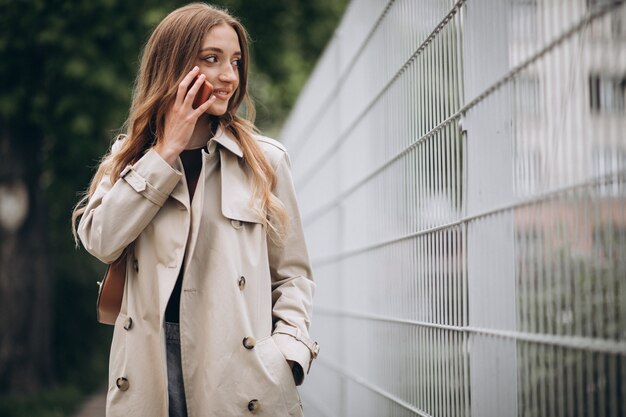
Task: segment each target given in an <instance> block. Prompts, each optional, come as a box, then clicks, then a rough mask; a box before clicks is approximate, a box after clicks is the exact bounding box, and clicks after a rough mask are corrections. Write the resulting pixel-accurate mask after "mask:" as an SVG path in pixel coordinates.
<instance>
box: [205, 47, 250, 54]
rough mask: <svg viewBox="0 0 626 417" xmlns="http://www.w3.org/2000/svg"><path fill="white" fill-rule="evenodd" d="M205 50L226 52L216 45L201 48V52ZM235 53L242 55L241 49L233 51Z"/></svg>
mask: <svg viewBox="0 0 626 417" xmlns="http://www.w3.org/2000/svg"><path fill="white" fill-rule="evenodd" d="M204 51H213V52H218V53H220V54H223V53H224V51H223V50H221V49H220V48H216V47H214V46H206V47H204V48H202V49H200V52H204ZM233 55H238V56H241V51H235V52H234V53H233Z"/></svg>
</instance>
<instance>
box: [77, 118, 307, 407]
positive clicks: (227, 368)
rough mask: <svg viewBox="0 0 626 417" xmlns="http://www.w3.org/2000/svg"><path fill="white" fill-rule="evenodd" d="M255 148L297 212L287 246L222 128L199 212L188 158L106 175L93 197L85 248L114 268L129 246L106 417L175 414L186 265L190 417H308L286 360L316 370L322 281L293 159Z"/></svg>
mask: <svg viewBox="0 0 626 417" xmlns="http://www.w3.org/2000/svg"><path fill="white" fill-rule="evenodd" d="M257 140H258V143H259V145H260V146H261V148H262V149H263V151H264V152H265V155H266V157H267V158H268V160H269V162H270V163H271V165H272V166H273V167H274V169H275V171H276V175H277V184H276V188H275V190H274V194H275V195H276V196H277V197H278V198H279V199H280V200H281V201H282V203H283V204H284V205H285V207H286V209H287V212H288V214H289V219H290V233H289V235H288V238H287V240H286V242H285V244H284V245H283V246H282V247H280V246H277V245H275V244H273V243H272V242H271V241H270V240H269V239H267V234H266V228H265V227H264V226H262V224H261V219H260V218H259V217H258V215H257V214H256V213H255V211H254V210H252V209H251V208H250V206H249V198H250V195H251V192H252V188H251V183H250V181H249V176H248V175H247V172H248V169H247V167H246V166H245V165H244V161H243V153H242V151H241V148H240V147H239V145H238V143H237V141H236V140H235V139H234V138H233V137H231V136H230V135H229V134H225V133H224V132H223V131H222V130H220V131H218V133H217V134H216V135H215V137H214V138H212V139H211V140H209V142H208V144H207V145H208V146H207V148H206V150H203V152H202V153H203V167H202V171H201V173H200V178H199V181H198V186H197V188H196V192H195V196H194V199H193V205H190V202H189V193H188V190H187V184H186V181H185V176H184V175H183V167H182V163H181V161H180V159H178V160H177V162H176V163H175V165H174V166H173V167H172V166H170V165H169V164H168V163H166V162H165V161H164V160H163V159H162V158H161V157H160V156H159V154H158V153H157V152H156V151H154V150H153V149H151V150H149V151H148V152H146V153H145V154H144V155H143V156H142V157H141V158H140V159H139V160H138V161H137V162H136V163H135V164H133V165H132V166H128V167H127V168H126V169H125V170H123V172H122V175H121V178H120V179H119V180H118V181H117V182H116V183H115V184H114V185H111V184H110V181H109V178H108V177H105V178H103V180H102V181H101V183H100V184H99V185H98V188H97V190H96V191H95V193H94V194H93V196H92V197H91V199H90V200H89V202H88V204H87V207H86V211H85V213H84V215H83V217H82V218H81V220H80V222H79V226H78V234H79V237H80V239H81V241H82V243H83V244H84V246H85V248H86V249H87V251H89V253H91V254H92V255H94V256H95V257H97V258H98V259H100V260H101V261H103V262H105V263H110V262H112V261H114V260H116V259H117V258H118V257H119V256H120V254H121V253H122V251H123V249H124V248H125V247H127V246H128V245H131V246H130V247H131V248H132V250H131V252H130V257H129V261H128V262H127V275H126V276H127V279H126V285H125V289H124V299H123V302H122V308H121V311H120V315H119V317H118V318H117V321H116V322H115V326H114V331H113V341H112V345H111V354H110V361H109V385H108V387H109V388H108V395H107V406H106V409H107V416H108V417H117V416H124V417H128V416H130V417H167V414H168V397H167V366H166V360H165V337H164V327H163V323H164V313H165V308H166V306H167V302H168V300H169V297H170V294H171V292H172V290H173V288H174V284H175V282H176V279H177V277H178V274H179V270H180V268H181V266H183V267H184V268H185V270H184V281H183V288H182V292H181V306H180V332H181V340H180V344H181V355H182V368H183V379H184V385H185V392H186V399H187V411H188V415H189V417H204V416H216V417H228V416H245V415H258V416H267V417H281V416H301V415H302V409H301V403H300V398H299V395H298V391H297V389H296V383H295V381H294V377H293V376H292V373H291V370H290V368H289V365H288V363H287V361H286V359H289V360H292V361H295V362H297V363H298V364H300V366H301V367H302V369H303V370H304V372H305V373H308V371H309V368H310V363H311V360H312V359H313V358H314V357H315V356H316V355H317V344H316V343H314V342H312V341H311V340H310V339H309V336H308V328H309V324H310V317H311V302H312V298H313V292H314V288H315V284H314V283H313V280H312V275H311V268H310V264H309V259H308V254H307V249H306V245H305V241H304V237H303V232H302V226H301V221H300V215H299V211H298V206H297V202H296V196H295V192H294V188H293V183H292V179H291V173H290V164H289V157H288V154H287V152H286V150H285V148H284V147H283V146H282V145H281V144H280V143H279V142H277V141H275V140H273V139H269V138H266V137H262V136H258V137H257ZM116 148H119V142H118V143H116V144H114V146H113V152H115V151H116ZM211 164H212V165H211ZM208 166H212V167H213V168H214V169H213V170H211V172H208V168H207V167H208ZM200 234H205V235H203V236H200ZM298 383H302V381H298ZM255 400H256V401H255Z"/></svg>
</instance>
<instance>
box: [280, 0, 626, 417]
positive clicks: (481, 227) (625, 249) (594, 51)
mask: <svg viewBox="0 0 626 417" xmlns="http://www.w3.org/2000/svg"><path fill="white" fill-rule="evenodd" d="M625 102H626V3H625V2H624V1H623V0H622V1H607V0H458V1H452V0H420V1H415V0H391V1H388V2H385V1H379V0H353V1H352V2H351V3H350V5H349V7H348V9H347V11H346V14H345V15H344V17H343V20H342V22H341V24H340V25H339V27H338V29H337V31H336V33H335V36H334V38H333V39H332V41H331V42H330V43H329V45H328V46H327V48H326V50H325V52H324V54H323V56H322V58H321V59H320V61H319V63H318V65H317V67H316V69H315V71H314V72H313V74H312V76H311V78H310V79H309V81H308V83H307V85H306V87H305V89H304V90H303V93H302V94H301V96H300V97H299V99H298V102H297V104H296V107H295V108H294V110H293V112H292V113H291V115H290V117H289V119H288V120H287V122H286V124H285V126H284V128H283V131H282V133H281V140H282V141H283V142H284V143H285V145H286V146H287V148H288V149H289V151H290V155H291V160H292V166H293V173H294V178H295V182H296V189H297V192H298V196H299V202H300V206H301V211H302V216H303V222H304V225H305V231H306V235H307V242H308V245H309V250H310V253H311V258H312V262H313V270H314V278H315V281H316V283H317V291H316V297H315V304H314V313H313V315H314V317H313V325H312V328H311V332H312V336H313V337H314V338H315V339H316V340H318V341H319V343H320V345H321V353H320V356H319V358H318V359H317V360H316V362H315V364H314V366H313V369H312V370H311V373H310V375H309V376H308V377H307V380H306V382H305V385H304V386H303V388H302V389H301V395H302V399H303V405H304V410H305V414H306V415H307V416H308V417H313V416H326V417H331V416H373V417H379V416H455V417H456V416H472V417H477V416H497V417H501V416H520V417H521V416H524V417H526V416H546V417H547V416H550V417H552V416H563V417H565V416H598V417H604V416H607V417H608V416H610V417H618V416H622V417H623V416H626V360H625V359H626V139H625V137H624V132H626V103H625Z"/></svg>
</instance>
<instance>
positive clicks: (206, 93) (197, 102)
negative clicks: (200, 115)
mask: <svg viewBox="0 0 626 417" xmlns="http://www.w3.org/2000/svg"><path fill="white" fill-rule="evenodd" d="M197 80H198V77H195V78H194V79H193V81H192V82H191V84H189V88H188V89H187V92H189V90H190V89H191V87H193V85H194V84H195V82H196V81H197ZM212 92H213V86H212V85H211V83H210V82H208V81H207V80H204V84H202V85H201V86H200V89H199V90H198V92H197V93H196V98H195V99H194V100H193V103H192V104H191V107H193V108H194V109H197V108H198V107H200V106H201V105H202V104H203V103H204V102H206V101H207V100H208V99H209V97H211V93H212Z"/></svg>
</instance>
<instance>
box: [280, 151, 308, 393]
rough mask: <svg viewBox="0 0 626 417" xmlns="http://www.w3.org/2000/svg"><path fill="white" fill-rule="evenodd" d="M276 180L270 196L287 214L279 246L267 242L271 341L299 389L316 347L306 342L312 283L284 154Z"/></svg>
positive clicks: (289, 173)
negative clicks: (291, 366)
mask: <svg viewBox="0 0 626 417" xmlns="http://www.w3.org/2000/svg"><path fill="white" fill-rule="evenodd" d="M276 176H277V183H276V187H275V189H274V194H275V195H276V197H278V199H279V200H281V202H282V203H283V204H284V206H285V208H286V210H287V214H288V217H289V228H288V234H287V236H286V238H285V240H284V242H283V244H281V245H276V244H275V243H273V242H272V241H271V240H269V239H268V250H269V263H270V272H271V276H272V302H273V310H272V317H273V321H274V331H273V333H272V337H273V338H274V341H275V342H276V345H277V346H278V348H279V349H280V351H281V352H282V353H283V355H284V356H285V358H286V359H287V360H291V361H294V362H295V363H296V364H294V377H295V379H296V384H297V385H300V384H302V382H303V380H304V375H305V374H306V373H308V372H309V369H310V366H311V361H312V360H313V359H314V358H315V357H316V356H317V351H318V347H317V343H316V342H313V341H311V339H310V338H309V325H310V321H311V304H312V301H313V294H314V290H315V283H314V282H313V276H312V273H311V266H310V263H309V255H308V252H307V247H306V243H305V240H304V233H303V230H302V222H301V219H300V211H299V209H298V203H297V201H296V193H295V190H294V186H293V181H292V178H291V170H290V162H289V156H288V155H287V154H286V153H285V154H284V155H283V157H282V158H281V160H280V162H279V163H278V166H277V168H276ZM298 368H299V369H298Z"/></svg>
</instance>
